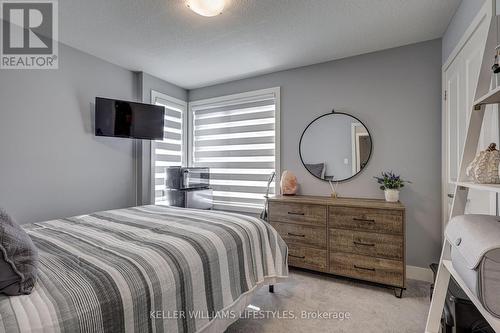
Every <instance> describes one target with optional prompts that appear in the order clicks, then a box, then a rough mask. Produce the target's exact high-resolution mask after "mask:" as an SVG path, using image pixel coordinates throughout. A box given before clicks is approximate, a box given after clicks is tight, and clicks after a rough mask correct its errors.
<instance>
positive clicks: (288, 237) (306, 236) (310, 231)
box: [271, 222, 326, 249]
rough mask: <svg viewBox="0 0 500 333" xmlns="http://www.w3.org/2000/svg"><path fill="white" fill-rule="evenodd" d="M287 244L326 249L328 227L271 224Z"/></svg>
mask: <svg viewBox="0 0 500 333" xmlns="http://www.w3.org/2000/svg"><path fill="white" fill-rule="evenodd" d="M271 225H272V226H273V227H274V228H275V229H276V231H278V233H279V234H280V236H281V237H282V238H283V239H284V240H285V242H286V243H287V244H298V245H307V246H313V247H319V248H322V249H326V232H325V231H326V227H313V226H306V225H300V224H291V223H278V222H271Z"/></svg>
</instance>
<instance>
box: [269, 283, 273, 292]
mask: <svg viewBox="0 0 500 333" xmlns="http://www.w3.org/2000/svg"><path fill="white" fill-rule="evenodd" d="M269 292H270V293H274V284H270V285H269Z"/></svg>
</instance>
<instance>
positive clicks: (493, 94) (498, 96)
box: [474, 87, 500, 105]
mask: <svg viewBox="0 0 500 333" xmlns="http://www.w3.org/2000/svg"><path fill="white" fill-rule="evenodd" d="M497 103H500V87H498V88H496V89H493V90H492V91H490V92H489V93H487V94H486V95H484V96H482V97H480V98H479V99H478V100H476V101H475V102H474V105H481V104H497Z"/></svg>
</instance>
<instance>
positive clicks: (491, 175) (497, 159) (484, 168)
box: [466, 143, 500, 184]
mask: <svg viewBox="0 0 500 333" xmlns="http://www.w3.org/2000/svg"><path fill="white" fill-rule="evenodd" d="M496 146H497V145H496V144H495V143H491V144H490V145H489V146H488V149H486V150H485V151H481V152H479V153H478V154H477V155H476V157H475V158H474V159H473V160H472V162H471V163H470V164H469V166H468V167H467V170H466V174H467V176H469V177H472V179H473V180H474V182H475V183H479V184H498V183H500V177H499V175H498V164H499V163H500V152H499V151H498V150H497V149H496Z"/></svg>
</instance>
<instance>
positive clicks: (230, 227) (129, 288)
mask: <svg viewBox="0 0 500 333" xmlns="http://www.w3.org/2000/svg"><path fill="white" fill-rule="evenodd" d="M25 229H26V231H27V232H28V234H29V235H30V237H31V238H32V240H33V242H34V243H35V245H36V246H37V247H38V249H39V255H40V268H39V280H38V282H37V285H36V287H35V289H34V291H33V293H32V294H31V295H26V296H15V297H7V296H3V295H0V332H7V333H15V332H197V331H214V327H219V328H218V329H220V327H221V326H220V325H219V326H217V325H214V322H216V321H217V320H218V319H219V318H220V317H222V316H220V315H219V314H220V313H223V312H224V311H226V310H232V309H236V308H237V306H238V305H239V307H240V309H241V303H242V299H243V298H244V297H245V295H249V294H250V293H251V291H253V290H254V289H256V288H257V287H259V286H261V285H263V284H267V283H274V282H279V280H281V279H283V278H286V276H287V275H288V268H287V247H286V245H285V243H284V242H283V240H282V239H281V238H280V237H279V235H278V234H277V233H276V231H275V230H274V229H273V228H272V227H271V226H269V225H268V224H267V223H265V222H264V221H262V220H259V219H256V218H253V217H248V216H243V215H239V214H233V213H226V212H216V211H201V210H191V209H182V208H170V207H161V206H142V207H135V208H129V209H120V210H112V211H106V212H99V213H95V214H91V215H84V216H77V217H73V218H67V219H60V220H54V221H48V222H43V223H34V224H30V225H28V226H25ZM183 314H184V315H183ZM175 317H178V318H175ZM168 318H170V319H168ZM226 326H227V325H226ZM224 328H225V327H224ZM216 330H217V329H216Z"/></svg>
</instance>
